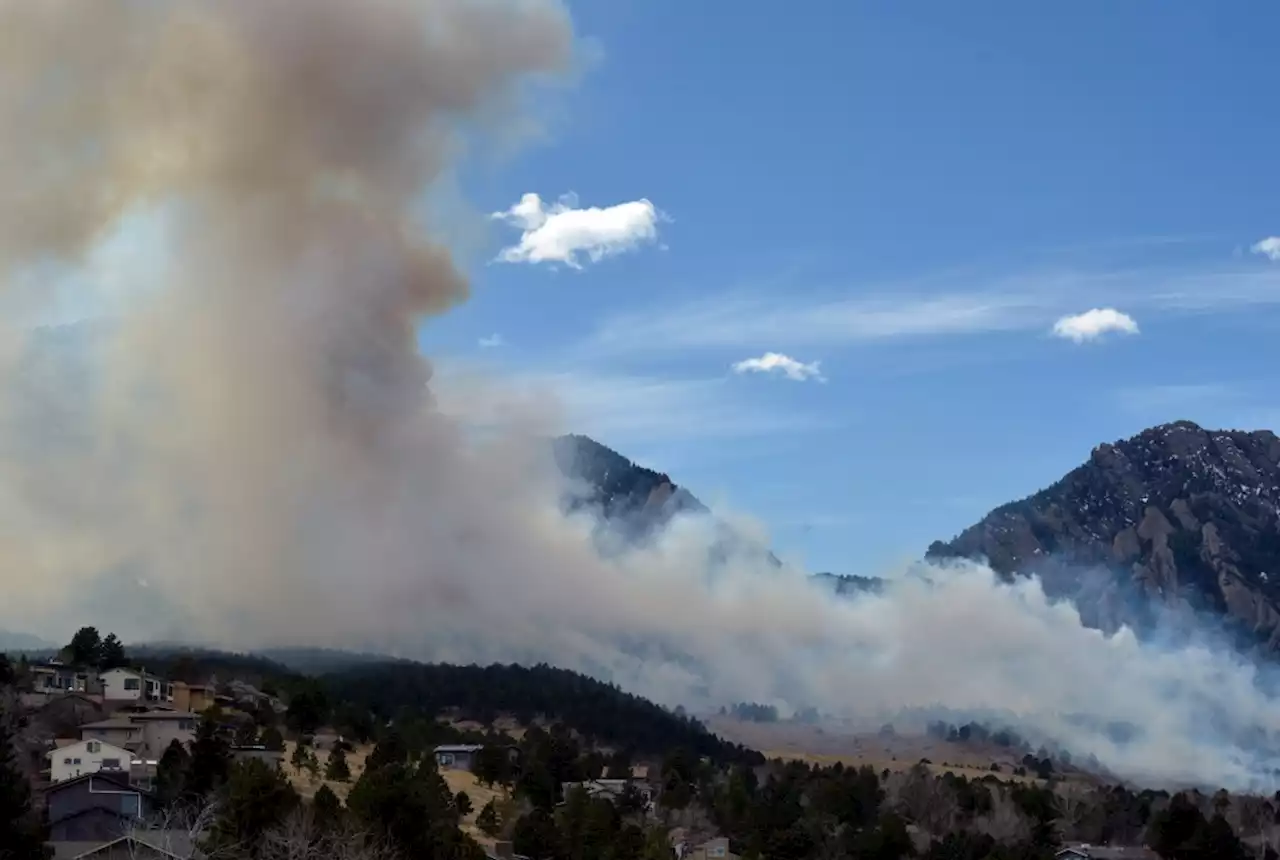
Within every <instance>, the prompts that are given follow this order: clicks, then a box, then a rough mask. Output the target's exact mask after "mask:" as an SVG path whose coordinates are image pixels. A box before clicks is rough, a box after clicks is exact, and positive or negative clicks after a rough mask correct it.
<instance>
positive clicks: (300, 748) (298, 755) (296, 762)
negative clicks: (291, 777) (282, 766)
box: [289, 738, 311, 770]
mask: <svg viewBox="0 0 1280 860" xmlns="http://www.w3.org/2000/svg"><path fill="white" fill-rule="evenodd" d="M310 752H311V747H310V746H308V745H307V744H306V743H304V742H303V740H302V739H301V738H299V739H298V742H297V743H295V744H294V745H293V755H291V756H290V757H289V763H290V764H291V765H293V766H294V767H296V768H297V769H298V770H303V769H305V768H306V766H307V758H308V755H309V753H310Z"/></svg>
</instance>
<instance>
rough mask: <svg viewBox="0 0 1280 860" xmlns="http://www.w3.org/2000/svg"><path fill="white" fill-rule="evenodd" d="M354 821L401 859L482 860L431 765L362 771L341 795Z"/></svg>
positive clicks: (442, 781)
mask: <svg viewBox="0 0 1280 860" xmlns="http://www.w3.org/2000/svg"><path fill="white" fill-rule="evenodd" d="M347 809H348V810H349V811H350V813H351V815H352V816H353V817H354V818H355V819H356V821H357V822H359V823H360V824H362V825H364V826H366V827H369V828H371V829H372V830H374V831H375V832H379V833H382V834H385V835H386V837H387V838H388V839H389V840H391V842H392V844H393V845H394V846H395V847H396V848H397V849H398V850H399V851H400V853H401V855H402V856H405V857H423V858H433V860H484V850H483V849H482V848H481V847H480V846H479V845H478V844H477V843H476V842H475V840H473V839H471V838H470V837H469V836H467V835H466V834H464V833H463V832H462V831H461V830H459V829H458V824H457V811H456V810H455V809H454V806H453V795H452V794H451V793H450V792H449V786H448V785H446V784H445V781H444V779H443V778H442V777H441V776H440V774H439V773H438V772H437V771H436V770H435V768H434V767H431V766H418V765H412V764H392V765H386V766H385V767H379V768H372V769H369V770H366V771H365V772H364V773H363V774H362V775H361V776H360V779H359V780H358V781H357V782H356V784H355V786H354V787H353V788H352V789H351V794H350V795H349V796H348V797H347Z"/></svg>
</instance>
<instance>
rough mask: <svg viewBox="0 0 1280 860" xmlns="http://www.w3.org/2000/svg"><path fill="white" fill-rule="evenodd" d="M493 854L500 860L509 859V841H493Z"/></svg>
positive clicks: (510, 852) (510, 853)
mask: <svg viewBox="0 0 1280 860" xmlns="http://www.w3.org/2000/svg"><path fill="white" fill-rule="evenodd" d="M493 855H494V856H495V857H498V858H500V860H511V855H512V851H511V843H510V842H507V841H504V840H500V841H498V842H495V843H493Z"/></svg>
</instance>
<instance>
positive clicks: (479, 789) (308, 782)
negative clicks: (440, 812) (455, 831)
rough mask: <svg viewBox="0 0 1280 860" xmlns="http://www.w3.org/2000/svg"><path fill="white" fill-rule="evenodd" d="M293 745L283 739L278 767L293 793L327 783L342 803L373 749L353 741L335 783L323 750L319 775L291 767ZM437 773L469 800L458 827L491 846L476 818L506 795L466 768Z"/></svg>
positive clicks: (500, 803)
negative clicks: (346, 777)
mask: <svg viewBox="0 0 1280 860" xmlns="http://www.w3.org/2000/svg"><path fill="white" fill-rule="evenodd" d="M295 746H296V744H295V743H294V742H293V741H285V758H284V761H283V762H282V763H281V765H280V767H281V769H282V770H283V771H284V774H285V776H286V777H287V778H288V780H289V782H290V783H291V784H292V785H293V787H294V788H295V789H296V790H297V792H298V793H299V794H301V795H302V796H303V797H306V798H311V797H314V796H315V793H316V792H317V791H319V790H320V786H322V785H327V786H329V789H330V790H331V791H333V793H334V794H336V795H337V796H338V798H339V799H340V800H342V801H343V802H344V803H345V802H346V800H347V794H348V793H350V791H351V788H352V786H354V785H355V784H356V780H358V779H359V778H360V775H361V774H362V773H364V766H365V761H366V760H367V759H368V758H369V755H370V753H372V752H373V745H372V744H354V745H353V746H354V747H355V748H354V750H353V751H352V752H349V753H347V764H348V766H349V767H350V768H351V779H350V781H348V782H335V781H333V780H327V779H324V778H323V775H324V770H325V765H326V764H327V763H328V756H329V754H328V753H327V752H325V751H323V750H316V751H315V752H316V758H317V759H318V760H319V763H320V774H321V776H320V777H313V776H312V775H311V773H310V772H309V771H307V770H299V769H298V768H296V767H294V766H293V764H292V758H293V751H294V748H295ZM440 775H441V776H442V777H444V781H445V783H446V784H447V785H448V786H449V790H450V791H451V792H453V793H454V794H455V795H456V794H457V793H458V792H460V791H465V792H466V793H467V797H469V798H470V799H471V812H470V813H468V814H467V815H466V816H465V817H464V818H463V819H462V829H463V830H465V831H466V832H467V833H469V834H470V835H471V836H473V837H475V839H476V840H477V841H478V842H480V844H482V845H488V846H492V843H493V839H492V838H491V837H489V836H486V835H485V834H484V833H482V832H480V828H478V827H476V817H477V816H478V815H479V814H480V810H482V809H484V805H485V804H486V803H488V802H489V801H490V800H493V801H495V803H496V805H497V806H498V808H499V810H500V811H501V810H502V807H503V804H504V801H505V800H506V799H507V795H506V794H505V793H504V792H503V791H501V790H495V789H492V788H489V787H487V786H483V785H481V784H480V783H479V782H478V781H477V780H476V778H475V776H474V775H473V774H470V773H468V772H466V771H462V770H444V771H441V772H440Z"/></svg>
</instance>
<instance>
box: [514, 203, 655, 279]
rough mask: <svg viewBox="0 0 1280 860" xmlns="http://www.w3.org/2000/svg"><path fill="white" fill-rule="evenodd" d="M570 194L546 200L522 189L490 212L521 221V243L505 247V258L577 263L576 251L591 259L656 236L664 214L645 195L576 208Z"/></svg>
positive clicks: (573, 265) (628, 248) (576, 265)
mask: <svg viewBox="0 0 1280 860" xmlns="http://www.w3.org/2000/svg"><path fill="white" fill-rule="evenodd" d="M577 202H578V201H577V198H576V197H574V196H573V195H572V194H568V195H565V196H564V197H561V198H560V200H559V201H558V202H556V203H554V204H552V205H550V206H547V205H545V204H544V203H543V201H542V198H540V197H539V196H538V195H537V194H525V195H524V196H523V197H521V198H520V201H519V202H518V203H516V204H515V205H514V206H512V207H511V208H510V209H508V210H506V211H505V212H495V213H493V216H492V217H493V218H494V219H496V220H500V221H505V222H507V223H509V224H513V225H515V226H516V227H519V228H520V229H521V230H522V231H523V233H522V234H521V236H520V241H519V243H517V244H515V245H512V246H510V247H508V248H504V249H503V250H502V251H501V252H500V253H499V254H498V260H499V261H501V262H504V263H563V264H565V265H566V266H569V267H570V268H574V269H581V268H582V263H581V262H580V257H581V256H582V255H585V256H586V257H587V259H589V260H590V261H591V262H593V263H595V262H599V261H600V260H602V259H603V258H605V257H608V256H612V255H614V254H621V253H623V252H625V251H631V250H634V249H636V248H637V247H639V246H640V245H642V244H644V243H647V242H654V241H656V239H657V238H658V222H659V221H661V220H664V219H665V217H666V216H664V215H663V214H662V213H661V212H659V211H658V209H657V208H656V207H655V206H654V205H653V204H652V203H650V202H649V201H648V200H645V199H640V200H632V201H630V202H628V203H619V204H617V205H614V206H608V207H605V208H603V209H601V208H599V207H596V206H592V207H590V208H587V209H578V208H577Z"/></svg>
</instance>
